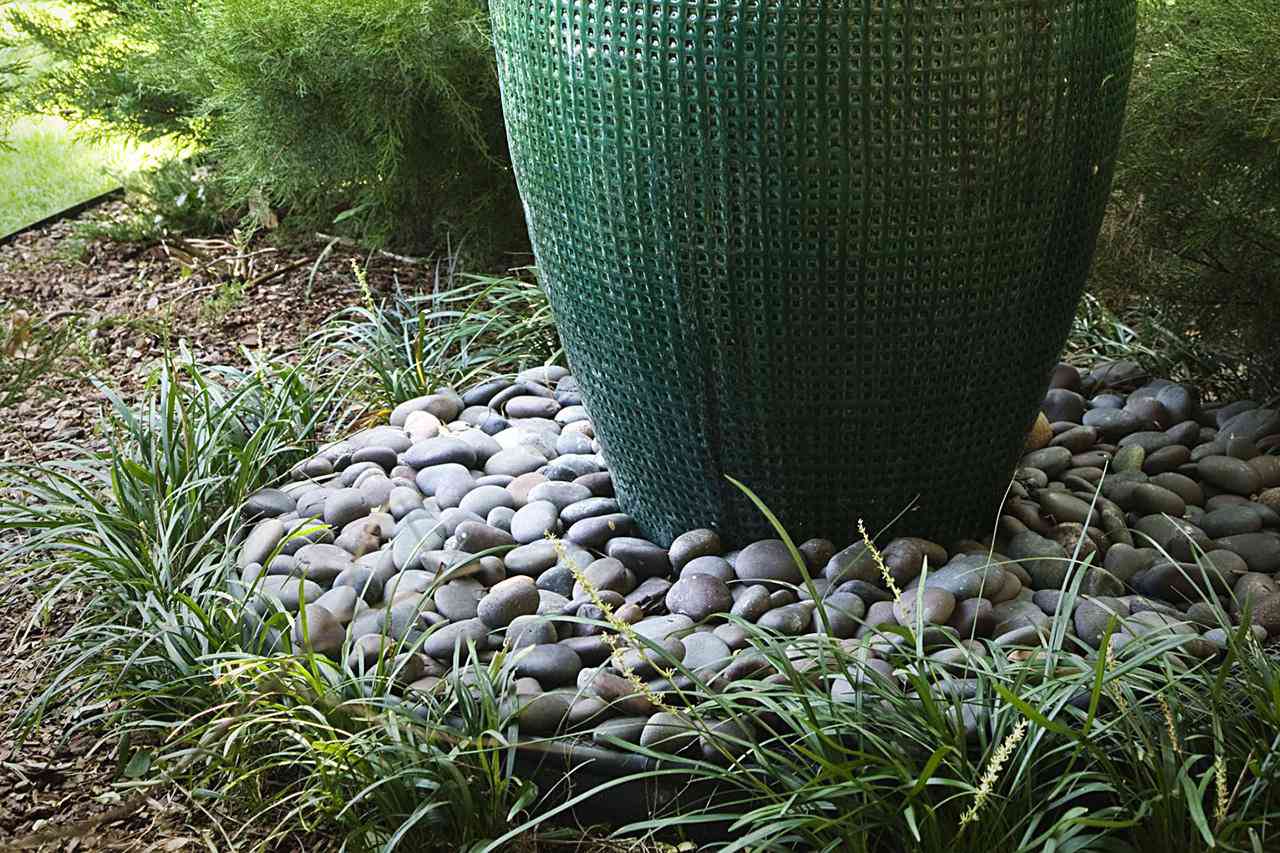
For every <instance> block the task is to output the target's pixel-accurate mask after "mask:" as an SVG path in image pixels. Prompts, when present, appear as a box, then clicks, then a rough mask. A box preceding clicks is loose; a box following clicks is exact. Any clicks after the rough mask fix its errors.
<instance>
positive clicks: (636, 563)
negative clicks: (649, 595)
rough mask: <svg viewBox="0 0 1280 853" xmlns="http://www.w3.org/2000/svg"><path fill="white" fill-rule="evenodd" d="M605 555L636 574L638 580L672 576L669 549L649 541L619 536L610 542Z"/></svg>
mask: <svg viewBox="0 0 1280 853" xmlns="http://www.w3.org/2000/svg"><path fill="white" fill-rule="evenodd" d="M605 553H607V554H608V555H609V556H610V557H613V558H614V559H616V560H618V561H620V562H621V563H622V564H623V565H624V566H626V567H627V568H628V569H630V570H631V571H633V572H635V573H636V577H638V578H656V577H665V576H667V575H670V574H671V560H670V558H669V557H668V555H667V549H666V548H663V547H661V546H658V545H655V544H654V543H652V542H650V541H649V540H648V539H640V538H637V537H634V536H617V537H614V538H612V539H610V540H609V543H608V544H607V545H606V546H605Z"/></svg>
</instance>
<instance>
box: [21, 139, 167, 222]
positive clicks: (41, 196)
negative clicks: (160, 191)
mask: <svg viewBox="0 0 1280 853" xmlns="http://www.w3.org/2000/svg"><path fill="white" fill-rule="evenodd" d="M9 143H10V145H11V146H12V149H11V150H4V151H0V236H3V235H6V234H10V233H12V232H13V231H16V230H18V229H19V228H22V227H23V226H25V225H29V224H30V223H32V222H36V221H37V220H39V219H42V218H43V217H45V216H48V215H50V214H53V213H57V212H58V211H60V210H63V209H64V208H67V207H70V206H71V205H73V204H76V203H78V202H81V201H84V200H85V199H88V198H92V197H93V196H95V195H97V194H98V193H101V192H105V191H106V190H109V189H111V188H112V187H114V186H118V185H119V183H120V176H121V175H123V174H127V173H128V172H131V171H133V170H135V169H137V168H139V167H140V166H142V165H144V164H145V163H146V162H148V160H149V159H150V157H151V155H152V154H153V153H154V150H153V148H151V147H148V146H142V145H136V144H131V143H126V142H96V141H89V140H87V139H84V138H82V137H81V136H80V135H79V134H78V132H77V131H76V129H75V128H73V127H71V126H70V125H68V123H67V122H66V121H64V120H63V119H59V118H51V117H37V116H30V117H23V118H20V119H18V120H17V122H16V123H15V125H14V127H13V129H12V132H11V133H10V136H9Z"/></svg>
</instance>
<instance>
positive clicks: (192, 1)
mask: <svg viewBox="0 0 1280 853" xmlns="http://www.w3.org/2000/svg"><path fill="white" fill-rule="evenodd" d="M61 8H62V9H63V10H65V12H66V14H54V13H52V12H51V11H50V10H48V9H46V8H44V7H43V6H38V5H32V6H27V7H16V8H12V9H9V10H7V12H6V13H4V14H6V15H7V20H8V21H9V24H10V34H9V35H8V36H5V35H4V34H3V33H2V32H0V49H3V48H4V47H5V46H6V44H8V45H11V46H12V45H18V44H35V45H38V46H39V47H40V48H41V49H42V50H43V51H44V52H45V53H46V54H47V55H48V56H49V57H50V58H51V64H50V65H49V66H48V67H46V68H44V69H43V70H41V71H39V72H38V73H35V74H34V75H33V76H32V77H31V79H30V80H28V81H26V83H25V84H24V85H22V86H21V87H19V89H18V91H17V92H16V93H15V94H14V95H13V96H12V97H10V98H9V99H7V100H8V106H7V107H4V106H2V105H3V104H4V103H5V102H4V101H0V113H3V112H8V113H10V114H16V113H19V112H24V113H36V114H50V113H56V114H59V115H65V116H67V117H69V118H73V119H77V120H84V121H89V122H92V123H93V124H92V126H93V127H94V128H96V129H100V131H101V132H103V133H123V134H128V135H131V136H134V137H137V138H141V139H149V138H152V137H157V136H172V137H175V138H177V139H179V140H180V141H182V142H183V143H194V144H196V145H197V146H200V147H202V148H205V149H207V151H208V152H209V154H210V155H211V157H212V158H213V160H214V162H215V163H216V164H217V175H218V176H219V178H220V179H221V180H222V182H223V185H224V187H225V189H226V191H227V200H228V203H229V204H232V205H240V206H243V207H244V208H247V209H248V214H249V216H250V217H251V218H252V219H254V220H255V221H259V222H262V221H267V220H269V219H270V218H271V208H284V209H285V210H286V212H287V214H288V216H287V217H286V219H285V223H286V225H287V226H289V227H292V228H295V229H314V228H325V229H328V228H330V227H331V226H333V225H335V224H336V225H337V227H338V230H341V231H343V232H344V233H349V234H353V235H355V236H358V237H360V238H362V239H364V240H367V241H369V242H372V243H390V244H393V245H397V246H403V247H408V248H411V249H413V250H423V251H427V250H438V249H445V248H450V247H451V248H452V249H453V250H455V251H457V250H458V249H461V250H463V251H466V252H468V253H470V254H471V255H472V256H473V257H486V258H487V257H489V256H490V253H492V252H494V251H502V250H521V249H524V248H525V246H526V243H525V239H526V238H525V237H524V234H523V231H524V225H523V218H522V213H521V209H520V205H519V201H518V199H517V196H516V191H515V182H514V178H513V176H512V174H511V169H510V166H509V164H508V163H507V158H506V136H505V131H504V128H503V123H502V114H501V104H500V99H499V94H498V85H497V77H496V72H495V69H494V60H493V55H492V50H491V48H490V45H489V34H488V17H487V13H486V10H485V8H484V7H483V5H482V4H481V3H480V2H478V0H419V2H413V3H402V2H393V0H362V2H359V3H349V2H340V0H288V2H269V0H66V2H65V4H64V5H63V7H61Z"/></svg>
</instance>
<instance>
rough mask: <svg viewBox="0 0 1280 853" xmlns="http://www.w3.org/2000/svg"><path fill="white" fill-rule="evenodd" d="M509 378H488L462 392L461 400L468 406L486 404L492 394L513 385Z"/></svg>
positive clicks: (491, 397)
mask: <svg viewBox="0 0 1280 853" xmlns="http://www.w3.org/2000/svg"><path fill="white" fill-rule="evenodd" d="M514 384H515V382H513V381H512V380H510V379H489V380H486V381H484V382H481V383H480V384H479V385H473V386H472V387H471V388H468V389H467V390H466V391H463V392H462V402H463V403H464V404H465V405H468V406H483V405H487V404H488V402H489V401H490V400H492V399H493V395H494V394H497V393H498V392H499V391H502V390H504V389H507V388H510V387H511V386H512V385H514Z"/></svg>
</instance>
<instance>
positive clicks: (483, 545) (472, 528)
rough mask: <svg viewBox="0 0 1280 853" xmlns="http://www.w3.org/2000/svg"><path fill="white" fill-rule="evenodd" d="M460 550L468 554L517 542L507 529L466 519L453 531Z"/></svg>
mask: <svg viewBox="0 0 1280 853" xmlns="http://www.w3.org/2000/svg"><path fill="white" fill-rule="evenodd" d="M453 537H454V539H456V540H457V543H458V546H457V547H458V550H459V551H465V552H466V553H468V554H479V553H480V552H481V551H488V550H490V549H493V548H502V547H505V546H509V545H514V544H516V542H515V540H514V539H512V538H511V534H510V533H508V532H506V531H505V530H499V529H498V528H496V527H491V526H489V525H488V524H485V523H484V522H483V521H464V522H462V523H461V524H459V525H458V526H457V528H456V529H455V530H454V531H453Z"/></svg>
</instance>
